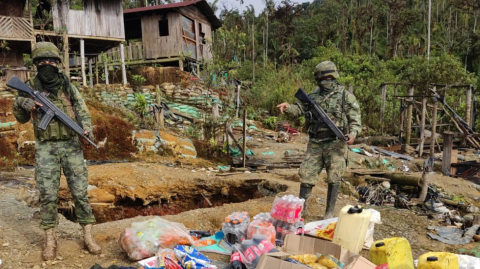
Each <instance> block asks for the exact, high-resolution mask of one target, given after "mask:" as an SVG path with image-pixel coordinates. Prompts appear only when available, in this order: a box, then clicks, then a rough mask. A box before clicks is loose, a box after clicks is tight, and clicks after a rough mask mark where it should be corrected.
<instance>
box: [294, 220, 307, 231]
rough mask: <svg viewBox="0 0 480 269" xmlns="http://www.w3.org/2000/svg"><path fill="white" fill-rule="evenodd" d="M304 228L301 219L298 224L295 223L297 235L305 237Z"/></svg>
mask: <svg viewBox="0 0 480 269" xmlns="http://www.w3.org/2000/svg"><path fill="white" fill-rule="evenodd" d="M304 227H305V223H304V220H303V219H300V220H299V221H298V222H297V223H295V234H300V235H304Z"/></svg>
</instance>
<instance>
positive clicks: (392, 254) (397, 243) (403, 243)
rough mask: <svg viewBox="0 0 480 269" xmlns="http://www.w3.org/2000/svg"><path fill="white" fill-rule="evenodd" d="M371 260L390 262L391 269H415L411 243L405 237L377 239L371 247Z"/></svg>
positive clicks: (379, 263) (382, 262) (377, 263)
mask: <svg viewBox="0 0 480 269" xmlns="http://www.w3.org/2000/svg"><path fill="white" fill-rule="evenodd" d="M370 260H371V261H372V262H373V263H374V264H376V265H381V264H386V263H387V264H388V268H389V269H415V267H414V265H413V257H412V249H411V248H410V243H408V240H407V239H406V238H403V237H393V238H387V239H383V240H379V241H376V242H375V243H373V245H372V247H371V248H370Z"/></svg>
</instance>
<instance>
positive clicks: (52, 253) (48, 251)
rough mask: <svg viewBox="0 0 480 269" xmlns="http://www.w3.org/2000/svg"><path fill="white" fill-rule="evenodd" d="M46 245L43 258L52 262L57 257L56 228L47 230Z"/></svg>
mask: <svg viewBox="0 0 480 269" xmlns="http://www.w3.org/2000/svg"><path fill="white" fill-rule="evenodd" d="M45 236H46V243H45V249H43V253H42V258H43V260H45V261H51V260H53V259H55V258H56V257H57V238H56V237H55V228H50V229H48V230H45Z"/></svg>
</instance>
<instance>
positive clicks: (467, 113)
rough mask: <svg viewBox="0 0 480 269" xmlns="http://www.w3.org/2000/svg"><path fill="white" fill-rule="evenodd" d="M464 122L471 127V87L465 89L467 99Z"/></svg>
mask: <svg viewBox="0 0 480 269" xmlns="http://www.w3.org/2000/svg"><path fill="white" fill-rule="evenodd" d="M465 121H466V122H467V124H468V126H470V127H472V126H473V124H472V87H471V86H469V87H468V88H467V98H466V100H465Z"/></svg>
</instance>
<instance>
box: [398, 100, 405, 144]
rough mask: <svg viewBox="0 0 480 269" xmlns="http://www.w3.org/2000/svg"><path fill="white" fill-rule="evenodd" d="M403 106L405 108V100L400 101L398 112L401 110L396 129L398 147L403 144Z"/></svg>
mask: <svg viewBox="0 0 480 269" xmlns="http://www.w3.org/2000/svg"><path fill="white" fill-rule="evenodd" d="M404 106H405V99H403V98H402V100H401V101H400V110H401V112H400V127H399V129H398V143H399V144H400V145H402V144H403V132H404V130H403V125H404V124H403V123H404V121H405V110H402V109H403V107H404Z"/></svg>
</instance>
